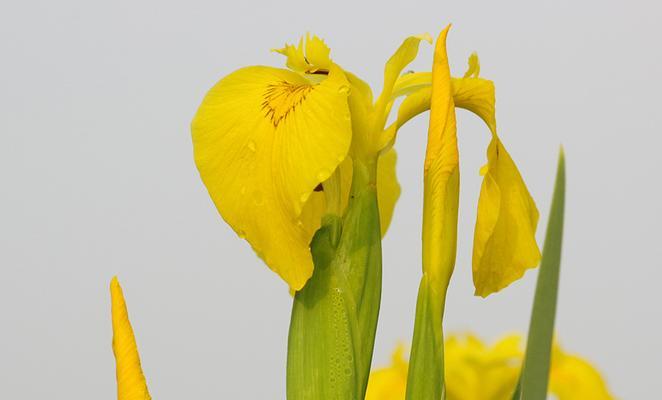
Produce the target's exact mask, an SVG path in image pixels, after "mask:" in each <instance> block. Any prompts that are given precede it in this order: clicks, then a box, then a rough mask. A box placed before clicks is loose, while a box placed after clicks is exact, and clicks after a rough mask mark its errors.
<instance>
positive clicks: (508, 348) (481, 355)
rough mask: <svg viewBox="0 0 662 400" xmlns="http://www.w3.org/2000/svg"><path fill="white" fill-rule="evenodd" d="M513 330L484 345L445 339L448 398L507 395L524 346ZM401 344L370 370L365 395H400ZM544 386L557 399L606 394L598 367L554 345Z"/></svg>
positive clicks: (502, 398)
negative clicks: (383, 365) (385, 362)
mask: <svg viewBox="0 0 662 400" xmlns="http://www.w3.org/2000/svg"><path fill="white" fill-rule="evenodd" d="M521 342H522V339H521V337H520V336H519V335H509V336H506V337H504V338H502V339H501V340H499V341H497V342H496V343H495V344H493V345H491V346H488V345H486V344H485V343H483V342H482V341H481V340H480V339H478V338H477V337H476V336H474V335H451V336H449V337H448V338H447V339H446V340H445V345H444V351H445V363H444V365H445V367H444V368H445V375H446V379H445V388H446V399H448V400H510V399H511V398H512V393H513V391H514V389H515V386H516V385H517V379H518V377H519V372H520V368H521V365H522V360H523V357H524V350H523V348H522V345H521ZM407 367H408V365H407V361H406V360H405V359H404V346H402V345H400V346H398V347H397V348H396V350H395V352H394V353H393V356H392V362H391V365H390V366H388V367H386V368H381V369H377V370H375V371H373V372H372V373H371V374H370V380H369V382H368V392H367V394H366V400H403V399H404V398H405V391H406V385H407ZM549 392H550V393H551V394H553V395H554V396H556V398H557V399H558V400H580V399H582V400H583V399H591V400H610V399H613V398H614V397H613V396H612V395H611V394H610V392H609V390H608V388H607V385H606V383H605V381H604V379H603V378H602V376H601V375H600V373H599V372H598V371H597V370H596V369H595V367H593V366H592V365H591V364H590V363H589V362H588V361H586V360H584V359H583V358H581V357H579V356H577V355H572V354H568V353H565V352H564V351H563V350H562V349H561V348H560V347H559V346H558V345H557V346H555V348H554V353H553V358H552V365H551V370H550V382H549Z"/></svg>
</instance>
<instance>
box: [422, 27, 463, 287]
mask: <svg viewBox="0 0 662 400" xmlns="http://www.w3.org/2000/svg"><path fill="white" fill-rule="evenodd" d="M449 29H450V25H449V26H448V27H447V28H446V29H444V30H443V31H442V32H441V33H440V34H439V38H438V39H437V43H436V46H435V51H434V62H433V68H432V98H431V101H430V126H429V129H428V143H427V149H426V154H425V167H424V168H425V169H424V185H423V192H424V193H423V272H424V273H426V274H428V276H429V277H430V281H431V282H432V285H433V287H435V289H436V290H438V291H444V292H445V290H446V287H447V285H448V282H449V280H450V276H451V274H452V273H453V268H454V266H455V252H456V248H457V214H458V197H459V191H460V173H459V168H458V164H459V153H458V149H457V135H456V131H457V127H456V120H455V105H454V103H453V90H452V86H451V76H450V68H449V66H448V56H447V54H446V37H447V35H448V30H449Z"/></svg>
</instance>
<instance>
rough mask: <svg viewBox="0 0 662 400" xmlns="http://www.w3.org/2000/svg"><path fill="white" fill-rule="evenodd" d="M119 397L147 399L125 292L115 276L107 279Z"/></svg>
mask: <svg viewBox="0 0 662 400" xmlns="http://www.w3.org/2000/svg"><path fill="white" fill-rule="evenodd" d="M110 299H111V315H112V320H113V353H114V354H115V363H116V365H117V367H116V374H117V399H118V400H150V399H151V397H150V395H149V391H148V390H147V382H146V381H145V376H144V375H143V371H142V367H141V366H140V355H139V354H138V347H137V346H136V339H135V337H134V335H133V329H132V328H131V322H129V314H128V312H127V310H126V303H125V302H124V295H123V293H122V288H121V287H120V284H119V282H118V281H117V278H116V277H115V278H113V279H112V281H111V282H110Z"/></svg>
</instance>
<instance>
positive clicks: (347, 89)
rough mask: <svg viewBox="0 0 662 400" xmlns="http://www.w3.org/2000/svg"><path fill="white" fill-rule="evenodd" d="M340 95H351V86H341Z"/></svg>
mask: <svg viewBox="0 0 662 400" xmlns="http://www.w3.org/2000/svg"><path fill="white" fill-rule="evenodd" d="M338 93H340V94H347V93H349V86H347V85H341V86H340V87H339V88H338Z"/></svg>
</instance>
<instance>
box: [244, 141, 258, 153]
mask: <svg viewBox="0 0 662 400" xmlns="http://www.w3.org/2000/svg"><path fill="white" fill-rule="evenodd" d="M246 147H248V150H250V151H252V152H253V153H255V150H257V146H256V145H255V142H254V141H252V140H251V141H249V142H248V144H247V145H246Z"/></svg>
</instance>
